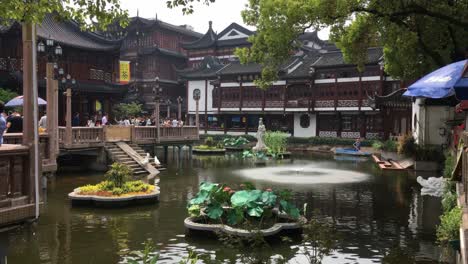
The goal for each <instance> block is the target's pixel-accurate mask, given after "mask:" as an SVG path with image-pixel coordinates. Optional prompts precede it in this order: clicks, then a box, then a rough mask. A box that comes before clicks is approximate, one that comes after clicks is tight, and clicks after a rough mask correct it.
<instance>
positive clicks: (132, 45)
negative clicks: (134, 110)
mask: <svg viewBox="0 0 468 264" xmlns="http://www.w3.org/2000/svg"><path fill="white" fill-rule="evenodd" d="M120 30H121V31H122V32H123V33H124V35H125V38H124V39H123V41H122V46H121V48H120V60H128V61H130V62H131V73H132V78H131V82H130V94H129V95H128V97H127V98H126V99H127V100H129V101H135V100H137V101H139V102H140V103H142V104H143V105H144V108H145V109H146V110H149V111H152V110H153V109H154V98H155V96H154V93H153V88H155V86H156V85H158V86H159V87H160V88H161V90H162V91H161V93H162V94H161V101H162V104H161V110H162V111H161V112H163V114H164V115H167V114H168V113H167V109H168V107H169V109H170V111H171V113H172V114H171V116H175V115H176V113H177V98H178V97H179V96H180V97H181V98H184V99H185V95H186V87H185V85H184V84H183V83H180V82H179V79H178V75H177V69H183V68H185V67H186V66H187V54H186V51H185V50H184V49H183V47H182V43H184V42H190V41H194V40H197V39H199V38H200V37H202V36H203V35H202V34H200V33H197V32H195V31H193V30H192V29H191V28H190V26H187V25H182V26H175V25H172V24H168V23H165V22H163V21H161V20H158V19H157V18H154V19H145V18H141V17H138V16H137V17H134V18H132V19H131V22H130V24H129V26H128V27H127V28H125V29H120ZM156 80H158V81H156ZM156 82H158V84H156ZM183 110H185V109H183Z"/></svg>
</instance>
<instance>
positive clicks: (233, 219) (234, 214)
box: [227, 208, 244, 225]
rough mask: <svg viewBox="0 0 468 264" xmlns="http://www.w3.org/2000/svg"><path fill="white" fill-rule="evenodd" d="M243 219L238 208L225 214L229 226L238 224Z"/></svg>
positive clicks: (241, 212)
mask: <svg viewBox="0 0 468 264" xmlns="http://www.w3.org/2000/svg"><path fill="white" fill-rule="evenodd" d="M243 218H244V212H243V211H242V209H240V208H235V209H231V210H229V211H228V214H227V221H228V224H230V225H235V224H237V223H240V222H241V221H242V219H243Z"/></svg>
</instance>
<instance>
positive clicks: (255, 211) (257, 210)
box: [247, 206, 263, 217]
mask: <svg viewBox="0 0 468 264" xmlns="http://www.w3.org/2000/svg"><path fill="white" fill-rule="evenodd" d="M247 214H249V215H250V216H255V217H261V216H262V214H263V208H262V207H261V206H257V207H252V208H249V209H248V210H247Z"/></svg>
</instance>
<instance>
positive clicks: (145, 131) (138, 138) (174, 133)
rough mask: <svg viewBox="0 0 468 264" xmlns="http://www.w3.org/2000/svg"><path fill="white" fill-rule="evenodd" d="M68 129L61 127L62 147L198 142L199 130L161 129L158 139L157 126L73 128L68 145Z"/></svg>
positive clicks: (188, 128) (184, 128) (190, 128)
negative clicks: (122, 143) (121, 142)
mask: <svg viewBox="0 0 468 264" xmlns="http://www.w3.org/2000/svg"><path fill="white" fill-rule="evenodd" d="M66 133H67V132H66V128H65V127H59V142H60V144H61V146H62V147H64V146H65V148H66V147H68V145H70V144H71V145H72V147H74V148H76V147H80V145H81V146H95V145H96V144H98V143H102V144H103V143H105V142H114V141H128V142H134V143H140V144H145V143H156V142H158V140H159V141H161V142H172V141H181V142H184V141H194V140H198V139H199V137H198V129H197V128H196V127H194V126H185V127H161V128H160V136H159V137H158V133H157V128H156V127H155V126H106V127H73V128H72V137H71V143H69V144H68V145H67V144H66V143H67V142H66V139H67V135H66Z"/></svg>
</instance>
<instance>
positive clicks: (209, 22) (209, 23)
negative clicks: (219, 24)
mask: <svg viewBox="0 0 468 264" xmlns="http://www.w3.org/2000/svg"><path fill="white" fill-rule="evenodd" d="M208 25H209V26H210V29H211V28H212V26H213V21H208Z"/></svg>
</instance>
